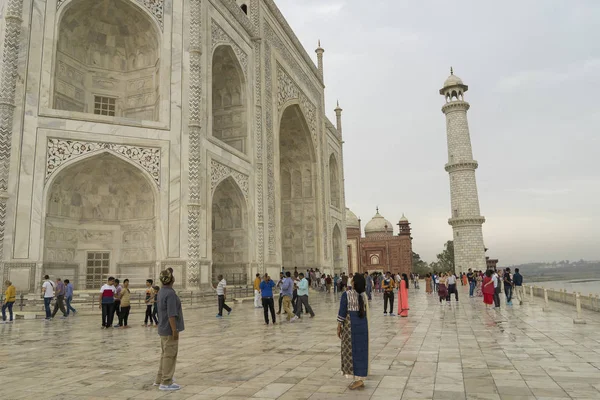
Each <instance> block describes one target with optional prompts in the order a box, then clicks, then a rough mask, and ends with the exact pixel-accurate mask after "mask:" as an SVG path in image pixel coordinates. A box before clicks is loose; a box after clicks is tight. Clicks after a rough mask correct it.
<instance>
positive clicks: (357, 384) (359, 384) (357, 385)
mask: <svg viewBox="0 0 600 400" xmlns="http://www.w3.org/2000/svg"><path fill="white" fill-rule="evenodd" d="M361 387H365V383H364V382H363V381H362V380H359V381H354V382H352V383H351V384H350V386H348V389H350V390H356V389H358V388H361Z"/></svg>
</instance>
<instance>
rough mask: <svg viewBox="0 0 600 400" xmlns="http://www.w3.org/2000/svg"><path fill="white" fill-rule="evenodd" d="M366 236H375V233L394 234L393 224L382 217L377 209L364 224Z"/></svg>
mask: <svg viewBox="0 0 600 400" xmlns="http://www.w3.org/2000/svg"><path fill="white" fill-rule="evenodd" d="M365 235H366V236H377V235H387V236H393V235H394V225H392V223H391V222H390V221H388V220H387V219H385V218H383V217H382V216H381V214H379V210H377V214H375V216H374V217H373V219H371V220H370V221H369V223H368V224H367V225H365Z"/></svg>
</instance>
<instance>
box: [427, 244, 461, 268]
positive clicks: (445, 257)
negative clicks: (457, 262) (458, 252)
mask: <svg viewBox="0 0 600 400" xmlns="http://www.w3.org/2000/svg"><path fill="white" fill-rule="evenodd" d="M430 266H431V268H432V269H433V270H434V271H437V272H454V271H455V269H454V242H453V241H452V240H448V241H447V242H446V244H445V245H444V251H442V252H441V253H440V254H438V255H437V261H436V262H433V263H431V265H430Z"/></svg>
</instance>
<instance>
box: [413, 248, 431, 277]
mask: <svg viewBox="0 0 600 400" xmlns="http://www.w3.org/2000/svg"><path fill="white" fill-rule="evenodd" d="M412 272H413V273H415V274H419V275H420V276H425V275H426V274H428V273H430V272H431V268H429V265H427V263H426V262H425V261H423V260H421V256H420V255H419V254H417V253H415V252H414V251H413V253H412Z"/></svg>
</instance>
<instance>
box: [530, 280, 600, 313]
mask: <svg viewBox="0 0 600 400" xmlns="http://www.w3.org/2000/svg"><path fill="white" fill-rule="evenodd" d="M523 288H524V290H523V291H524V292H525V293H524V294H525V297H531V296H532V293H533V296H535V297H541V298H544V290H546V293H547V295H548V300H551V301H556V302H558V303H564V304H570V305H573V306H576V305H577V292H572V293H569V292H567V291H566V290H565V289H558V290H556V289H548V288H543V287H538V286H532V285H523ZM579 301H580V302H581V307H582V308H585V309H587V310H591V311H598V312H600V295H597V294H593V293H590V294H589V295H587V296H586V295H583V294H581V293H579Z"/></svg>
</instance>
